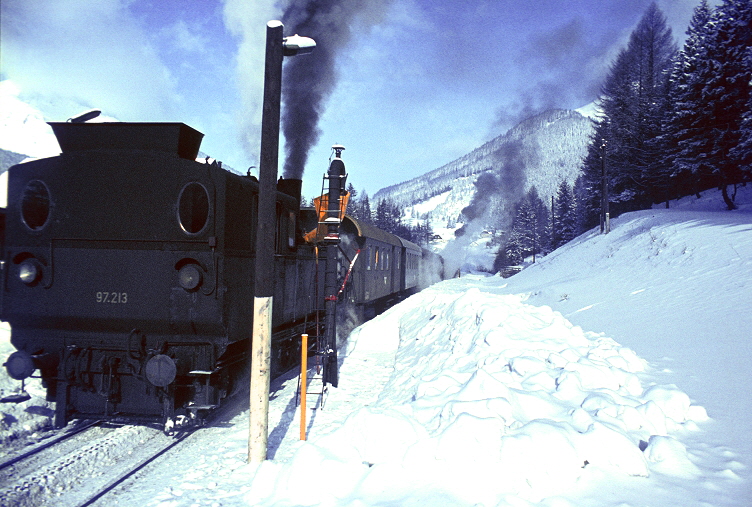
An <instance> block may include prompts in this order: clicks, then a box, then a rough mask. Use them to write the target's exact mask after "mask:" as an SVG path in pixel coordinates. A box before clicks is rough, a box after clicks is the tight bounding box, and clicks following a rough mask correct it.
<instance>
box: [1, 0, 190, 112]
mask: <svg viewBox="0 0 752 507" xmlns="http://www.w3.org/2000/svg"><path fill="white" fill-rule="evenodd" d="M127 7H128V2H126V1H122V0H88V1H81V0H55V1H51V0H50V1H45V0H9V1H3V3H2V48H3V49H2V51H3V55H2V56H3V64H2V74H3V77H4V78H10V79H12V80H13V81H14V82H15V83H17V84H18V86H19V87H20V88H21V90H22V93H23V94H24V95H25V96H26V98H27V100H31V101H33V102H39V103H42V104H43V105H44V107H43V108H42V109H43V110H44V111H45V112H46V113H47V114H48V115H49V116H55V117H56V118H54V119H65V118H68V117H69V116H71V115H73V114H75V113H77V112H78V109H80V108H81V107H97V108H101V109H102V110H103V111H105V112H106V113H108V114H110V115H113V116H119V117H121V118H122V119H124V120H143V119H144V118H149V119H150V120H162V119H171V118H170V117H171V116H172V115H173V113H174V112H173V100H174V97H175V96H176V93H175V80H174V79H173V77H172V76H171V73H170V72H169V70H168V69H167V67H166V66H165V65H164V64H163V63H162V62H161V61H160V58H159V55H158V52H157V49H156V48H155V47H154V46H153V44H152V43H151V42H150V39H149V37H148V36H147V34H146V32H145V31H144V29H143V28H142V27H141V26H139V24H138V22H137V20H136V19H134V17H133V16H132V15H131V13H130V12H129V10H128V8H127ZM42 104H40V105H42Z"/></svg>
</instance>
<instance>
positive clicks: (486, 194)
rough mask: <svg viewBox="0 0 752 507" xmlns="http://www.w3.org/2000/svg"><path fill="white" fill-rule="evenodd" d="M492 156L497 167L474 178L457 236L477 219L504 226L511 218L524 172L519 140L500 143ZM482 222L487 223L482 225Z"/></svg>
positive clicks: (519, 194) (521, 148) (523, 188)
mask: <svg viewBox="0 0 752 507" xmlns="http://www.w3.org/2000/svg"><path fill="white" fill-rule="evenodd" d="M493 158H494V162H495V165H496V170H490V171H486V172H484V173H481V174H480V176H478V179H477V180H476V181H475V194H474V195H473V199H472V201H470V204H468V205H467V206H466V207H465V208H464V209H463V210H462V214H463V215H464V216H465V219H466V220H467V222H466V223H465V225H463V226H462V227H461V228H459V229H458V230H457V231H455V236H457V237H461V236H464V235H465V234H466V233H467V232H468V228H469V227H472V226H473V225H474V222H475V221H476V220H477V219H479V218H480V219H482V221H485V222H488V221H494V222H496V223H497V224H499V225H505V224H506V223H508V222H509V221H511V217H510V216H508V215H509V213H510V211H511V210H512V209H513V207H514V204H515V203H516V202H517V201H519V200H520V199H521V198H522V196H523V193H524V191H525V184H526V183H527V174H526V172H525V160H524V158H523V146H522V143H521V142H520V141H511V142H508V143H506V144H504V145H502V146H501V148H499V149H498V150H497V151H496V153H494V156H493ZM500 208H501V209H500ZM485 225H488V224H481V227H483V226H485Z"/></svg>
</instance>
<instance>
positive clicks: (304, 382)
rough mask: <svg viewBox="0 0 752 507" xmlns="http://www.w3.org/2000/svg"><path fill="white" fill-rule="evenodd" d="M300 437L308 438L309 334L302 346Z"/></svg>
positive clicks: (304, 336) (304, 338)
mask: <svg viewBox="0 0 752 507" xmlns="http://www.w3.org/2000/svg"><path fill="white" fill-rule="evenodd" d="M300 356H301V357H300V439H301V440H305V439H306V393H307V391H308V335H307V334H304V335H303V343H302V344H301V346H300Z"/></svg>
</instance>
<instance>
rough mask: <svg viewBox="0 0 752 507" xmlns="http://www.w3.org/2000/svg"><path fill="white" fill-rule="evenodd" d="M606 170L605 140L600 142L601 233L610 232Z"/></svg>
mask: <svg viewBox="0 0 752 507" xmlns="http://www.w3.org/2000/svg"><path fill="white" fill-rule="evenodd" d="M608 200H609V199H608V170H607V169H606V140H605V139H603V140H602V143H601V233H604V234H608V233H609V232H611V215H610V213H609V211H608Z"/></svg>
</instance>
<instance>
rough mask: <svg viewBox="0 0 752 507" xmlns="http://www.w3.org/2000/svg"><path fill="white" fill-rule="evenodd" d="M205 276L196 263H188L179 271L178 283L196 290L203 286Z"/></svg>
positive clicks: (187, 288)
mask: <svg viewBox="0 0 752 507" xmlns="http://www.w3.org/2000/svg"><path fill="white" fill-rule="evenodd" d="M202 281H203V276H202V275H201V270H200V269H199V267H198V266H197V265H196V264H186V265H185V266H183V267H182V268H180V271H178V283H179V284H180V286H181V287H182V288H184V289H185V290H187V291H194V290H196V289H198V288H199V287H200V286H201V282H202Z"/></svg>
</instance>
